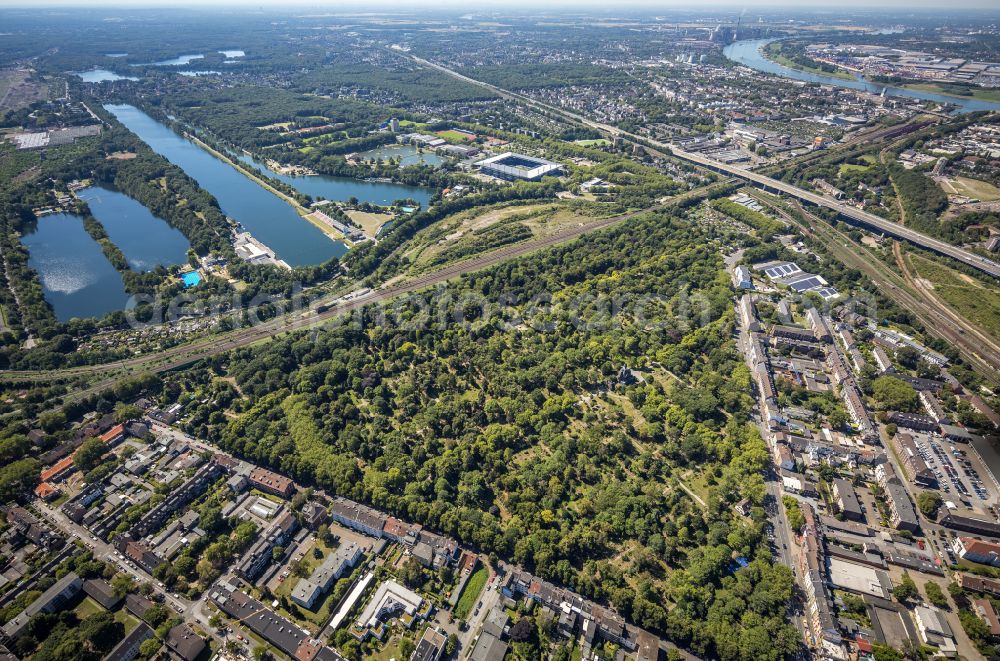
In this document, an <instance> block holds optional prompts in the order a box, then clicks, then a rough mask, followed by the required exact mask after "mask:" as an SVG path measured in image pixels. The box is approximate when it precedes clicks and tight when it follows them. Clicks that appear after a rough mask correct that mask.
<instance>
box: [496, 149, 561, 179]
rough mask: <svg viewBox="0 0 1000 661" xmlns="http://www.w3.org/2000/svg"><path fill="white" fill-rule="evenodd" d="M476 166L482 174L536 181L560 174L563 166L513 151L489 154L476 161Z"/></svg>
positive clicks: (498, 177) (499, 177)
mask: <svg viewBox="0 0 1000 661" xmlns="http://www.w3.org/2000/svg"><path fill="white" fill-rule="evenodd" d="M476 167H478V168H479V171H480V172H482V173H483V174H487V175H489V176H491V177H496V178H497V179H504V180H506V181H515V180H521V181H538V180H539V179H541V178H542V177H546V176H549V175H557V174H561V173H562V168H563V166H562V165H561V164H559V163H553V162H552V161H546V160H545V159H543V158H534V157H533V156H525V155H523V154H515V153H514V152H505V153H503V154H498V155H497V156H491V157H490V158H487V159H485V160H482V161H479V162H478V163H476Z"/></svg>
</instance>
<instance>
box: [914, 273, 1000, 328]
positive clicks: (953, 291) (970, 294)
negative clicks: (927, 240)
mask: <svg viewBox="0 0 1000 661" xmlns="http://www.w3.org/2000/svg"><path fill="white" fill-rule="evenodd" d="M908 257H909V260H910V263H911V264H912V265H913V267H914V269H915V270H916V272H917V274H918V275H919V276H920V277H921V278H925V279H926V280H929V281H930V282H931V284H932V285H934V293H935V294H936V295H937V296H938V297H940V298H941V299H942V300H944V301H945V302H946V303H948V304H949V305H950V306H951V307H953V308H955V310H956V311H957V312H958V313H959V314H961V315H962V316H964V317H965V318H966V319H968V320H969V321H971V322H972V323H974V324H976V325H977V326H979V328H980V329H981V330H982V331H983V332H984V333H986V334H988V335H989V336H990V337H993V338H996V339H1000V288H997V287H995V286H990V285H987V284H986V283H984V282H982V281H981V280H977V279H975V278H972V277H970V276H967V275H965V274H962V273H959V272H958V271H955V270H954V269H950V268H948V267H947V266H944V265H943V264H938V263H937V262H935V261H932V260H930V259H927V258H926V257H921V256H919V255H909V256H908Z"/></svg>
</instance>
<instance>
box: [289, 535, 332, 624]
mask: <svg viewBox="0 0 1000 661" xmlns="http://www.w3.org/2000/svg"><path fill="white" fill-rule="evenodd" d="M313 548H319V549H320V550H322V551H323V558H314V557H313V554H312V549H313ZM335 549H336V546H334V547H333V548H331V547H328V546H326V545H325V544H323V542H322V541H320V540H319V538H317V539H316V542H315V544H314V545H313V546H311V547H309V550H308V551H306V554H305V555H304V556H303V557H302V564H303V565H304V566H305V567H306V570H307V571H308V572H309V573H310V574H311V573H312V571H313V569H315V568H316V567H318V566H319V564H320V563H321V562H323V559H324V558H326V557H327V556H328V555H330V554H331V553H333V551H334V550H335ZM301 580H305V579H303V578H299V577H298V576H295V575H294V574H290V575H289V576H288V578H286V579H285V580H284V582H282V583H281V585H280V586H279V587H278V589H277V590H275V591H274V594H275V596H282V595H284V596H286V597H287V596H290V595H291V594H292V589H294V588H295V585H296V584H297V583H298V582H299V581H301ZM334 606H336V604H335V603H333V593H332V591H331V592H330V593H327V594H326V595H325V596H324V597H322V598H321V599H320V601H319V602H318V603H317V604H315V605H314V608H315V610H307V609H305V608H302V607H301V606H299V605H298V604H296V608H298V611H299V613H300V614H301V615H302V618H303V619H305V620H307V621H309V622H311V623H312V624H315V625H316V626H317V627H321V626H323V625H324V624H325V623H326V621H327V620H328V619H330V609H331V608H333V607H334ZM278 610H279V611H280V612H281V613H282V614H284V615H287V616H289V617H290V618H291V619H292V620H296V619H299V618H297V617H295V616H294V615H293V614H292V613H288V612H287V611H285V610H284V609H283V608H279V609H278Z"/></svg>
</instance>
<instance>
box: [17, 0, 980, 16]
mask: <svg viewBox="0 0 1000 661" xmlns="http://www.w3.org/2000/svg"><path fill="white" fill-rule="evenodd" d="M38 6H47V7H76V8H100V7H116V8H117V7H180V6H184V7H201V8H211V7H213V6H219V7H233V6H240V7H245V8H246V9H261V8H275V9H277V8H285V9H293V8H295V9H299V8H313V9H320V8H322V9H324V10H326V11H337V10H346V9H350V10H356V9H358V8H361V7H367V8H371V9H385V8H390V7H393V6H396V7H401V6H405V7H425V8H428V9H431V8H436V9H452V8H454V9H463V10H470V11H475V10H476V9H503V8H508V9H511V8H519V9H520V8H529V9H533V10H537V11H540V12H546V11H549V10H558V9H572V8H600V9H602V10H605V11H606V12H609V13H614V11H615V10H616V9H627V8H649V9H657V8H661V9H664V10H670V9H685V10H697V9H699V8H702V7H711V8H713V9H718V8H722V7H727V8H734V9H739V8H746V9H763V8H775V9H782V8H783V9H790V10H794V11H797V12H808V11H809V9H811V8H812V9H816V10H817V11H823V10H831V9H837V8H845V7H850V8H858V9H879V8H887V9H889V8H891V9H899V10H900V11H905V10H907V9H918V10H928V9H941V10H948V9H993V10H996V12H997V14H998V15H1000V0H949V1H948V2H947V3H945V2H943V1H942V0H819V1H815V0H806V1H805V2H801V1H800V2H795V1H794V0H743V1H742V2H740V1H734V0H616V1H615V2H613V3H609V2H608V1H607V0H544V1H543V2H537V0H365V1H363V2H362V1H361V0H347V1H346V2H344V1H336V0H334V1H330V2H308V1H303V0H291V1H288V0H256V1H254V2H247V1H246V0H0V7H38Z"/></svg>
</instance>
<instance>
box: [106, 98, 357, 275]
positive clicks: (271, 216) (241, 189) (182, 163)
mask: <svg viewBox="0 0 1000 661" xmlns="http://www.w3.org/2000/svg"><path fill="white" fill-rule="evenodd" d="M104 107H105V109H106V110H108V111H109V112H111V113H112V114H113V115H114V116H115V117H116V118H118V121H120V122H121V123H122V124H124V125H125V126H126V127H127V128H128V129H129V130H130V131H132V132H133V133H135V134H136V135H137V136H139V137H140V138H141V139H142V140H143V141H144V142H145V143H146V144H147V145H149V146H150V147H151V148H152V149H153V151H155V152H156V153H158V154H160V155H161V156H163V157H164V158H166V159H167V160H168V161H170V162H171V163H173V164H174V165H176V166H178V167H180V168H181V169H182V170H184V171H185V172H186V173H187V174H188V176H190V177H192V178H193V179H194V180H195V181H197V182H198V184H199V185H200V186H201V187H202V188H204V189H205V190H207V191H208V192H209V193H211V194H212V195H214V196H215V199H216V200H218V202H219V207H220V208H221V209H222V212H223V213H225V214H226V215H227V216H229V217H230V218H233V219H234V220H236V221H238V222H239V223H240V224H241V225H242V226H243V227H244V228H245V229H247V230H249V231H250V233H251V234H253V235H254V236H255V237H256V238H257V239H258V240H260V241H261V242H263V243H265V244H266V245H267V246H268V247H270V248H271V249H272V250H274V252H275V254H276V255H277V256H278V258H279V259H282V260H284V261H285V262H287V263H288V264H289V265H291V266H306V265H312V264H320V263H322V262H325V261H326V260H328V259H330V258H331V257H340V256H341V255H343V254H345V253H346V252H347V246H346V245H345V244H344V243H342V242H340V241H334V240H332V239H330V238H329V237H328V236H327V235H325V234H324V233H323V232H322V231H320V230H319V229H318V228H317V227H315V226H313V225H312V224H310V223H309V221H307V220H305V219H304V218H302V217H301V216H299V214H298V212H296V211H295V209H294V208H293V207H292V206H291V205H290V204H288V203H287V202H285V201H284V200H283V199H281V198H280V197H278V196H277V195H275V194H274V193H272V192H270V191H268V190H266V189H265V188H262V187H261V186H259V185H258V184H256V183H255V182H254V181H252V180H251V179H249V178H248V177H247V176H246V175H244V174H242V173H240V172H238V171H237V170H236V168H234V167H233V166H232V165H231V164H229V163H226V162H225V161H222V160H220V159H218V158H216V157H215V156H213V155H212V154H210V153H209V152H207V151H205V150H204V149H202V148H201V147H199V146H198V145H196V144H194V143H193V142H191V141H190V140H186V139H184V138H183V137H181V136H180V135H178V134H177V133H175V132H174V131H172V130H171V129H169V128H167V127H166V126H164V125H163V124H161V123H159V122H158V121H156V120H155V119H153V118H152V117H150V116H149V115H147V114H146V113H144V112H142V111H141V110H139V109H138V108H136V107H134V106H130V105H106V106H104Z"/></svg>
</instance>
